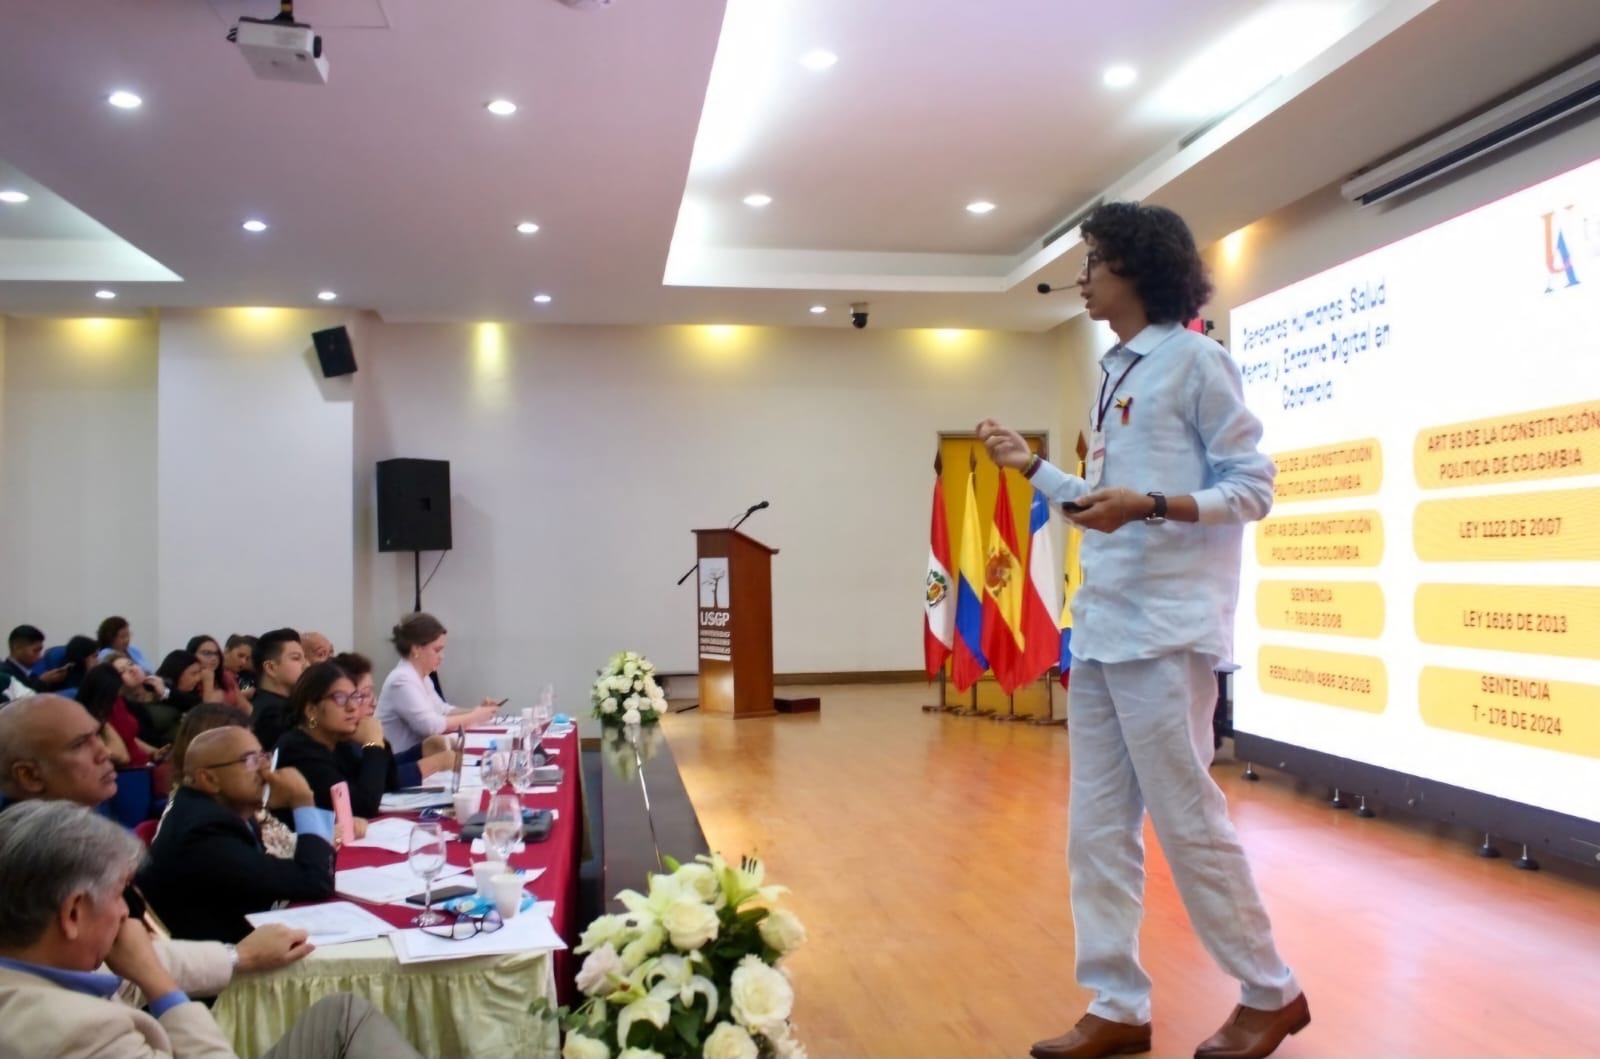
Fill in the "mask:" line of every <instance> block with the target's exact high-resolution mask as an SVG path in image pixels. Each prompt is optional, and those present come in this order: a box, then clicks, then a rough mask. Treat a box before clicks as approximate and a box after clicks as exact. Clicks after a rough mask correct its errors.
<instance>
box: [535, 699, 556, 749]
mask: <svg viewBox="0 0 1600 1059" xmlns="http://www.w3.org/2000/svg"><path fill="white" fill-rule="evenodd" d="M552 716H553V713H552V711H551V708H550V707H549V706H548V705H546V704H544V703H540V704H539V705H537V706H535V707H534V708H533V741H534V745H535V746H537V745H538V743H539V742H540V740H542V739H544V734H545V733H546V732H548V731H549V730H550V718H551V717H552Z"/></svg>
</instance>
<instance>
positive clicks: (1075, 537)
mask: <svg viewBox="0 0 1600 1059" xmlns="http://www.w3.org/2000/svg"><path fill="white" fill-rule="evenodd" d="M1077 452H1078V477H1079V478H1082V477H1083V472H1084V470H1085V468H1084V460H1085V459H1087V458H1088V456H1089V443H1088V442H1087V441H1085V440H1084V438H1083V431H1081V430H1080V431H1078V448H1077ZM1082 545H1083V531H1082V530H1081V529H1079V528H1078V527H1077V526H1074V525H1073V524H1072V523H1071V521H1070V520H1069V521H1068V522H1067V561H1066V569H1065V572H1064V576H1063V578H1062V586H1063V591H1062V593H1061V597H1062V598H1061V686H1062V687H1066V686H1067V685H1068V683H1069V682H1070V681H1071V679H1072V597H1073V596H1075V595H1077V594H1078V586H1079V585H1080V584H1082V583H1083V561H1082V559H1081V558H1080V553H1079V549H1080V548H1081V547H1082Z"/></svg>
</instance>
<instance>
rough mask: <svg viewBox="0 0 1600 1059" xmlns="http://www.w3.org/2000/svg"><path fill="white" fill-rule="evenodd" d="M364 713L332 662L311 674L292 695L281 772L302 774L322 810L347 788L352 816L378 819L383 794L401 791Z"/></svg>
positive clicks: (374, 725) (377, 730) (390, 758)
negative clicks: (337, 790)
mask: <svg viewBox="0 0 1600 1059" xmlns="http://www.w3.org/2000/svg"><path fill="white" fill-rule="evenodd" d="M363 712H364V711H363V710H362V708H361V702H360V700H358V699H357V698H356V685H355V682H354V681H353V680H351V679H350V677H349V676H348V675H347V674H346V673H345V671H344V670H342V669H340V668H339V667H338V666H337V665H335V664H334V663H332V662H321V663H318V664H317V665H314V666H312V667H311V668H309V669H307V670H306V671H305V673H303V674H302V675H301V677H300V679H299V680H298V681H297V682H296V683H295V686H294V691H293V692H292V693H291V694H290V695H289V714H290V717H291V718H292V720H293V723H294V727H293V728H291V729H289V730H288V731H287V732H285V733H284V734H283V737H282V738H281V739H279V740H278V745H277V747H276V749H277V751H278V767H279V768H280V769H282V768H294V769H298V770H299V771H300V774H301V775H302V776H304V777H305V778H306V783H307V784H308V785H309V786H310V787H311V796H312V799H313V801H314V802H315V804H316V806H317V808H319V809H332V808H333V795H332V793H331V792H332V790H333V788H334V786H335V785H337V784H339V783H346V784H349V786H350V811H351V812H352V813H354V814H355V815H356V816H358V817H363V818H364V817H369V816H377V815H378V805H379V803H380V802H381V801H382V800H383V794H384V792H385V791H388V790H393V789H395V788H397V787H399V782H398V779H397V777H396V774H395V768H394V755H393V754H391V753H390V752H389V748H388V746H387V745H386V744H385V743H384V741H383V728H382V726H380V725H379V724H378V722H377V721H376V720H375V719H374V718H373V717H372V716H371V715H367V716H363Z"/></svg>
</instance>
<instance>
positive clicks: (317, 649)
mask: <svg viewBox="0 0 1600 1059" xmlns="http://www.w3.org/2000/svg"><path fill="white" fill-rule="evenodd" d="M300 646H301V647H304V648H305V649H306V665H308V666H314V665H320V664H321V663H323V662H327V661H329V660H331V659H332V658H333V641H332V640H330V639H328V638H327V637H326V636H324V635H322V634H321V633H320V632H304V633H301V634H300Z"/></svg>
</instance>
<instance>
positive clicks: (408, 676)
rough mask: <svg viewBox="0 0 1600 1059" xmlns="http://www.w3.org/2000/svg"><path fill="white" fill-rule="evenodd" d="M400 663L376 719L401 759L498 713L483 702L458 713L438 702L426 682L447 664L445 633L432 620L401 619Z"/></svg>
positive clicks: (397, 639) (397, 633) (419, 615)
mask: <svg viewBox="0 0 1600 1059" xmlns="http://www.w3.org/2000/svg"><path fill="white" fill-rule="evenodd" d="M393 633H394V634H393V639H392V640H391V642H392V643H393V644H394V649H395V650H396V651H397V652H399V654H400V662H399V663H398V664H397V665H396V666H395V667H394V669H393V670H391V671H390V673H389V675H388V677H386V678H385V679H384V682H383V690H382V691H380V692H379V693H378V719H379V720H380V721H382V722H383V732H384V735H386V736H388V738H389V744H390V745H391V746H393V747H394V749H395V751H396V752H398V753H405V752H406V751H407V750H410V749H411V748H412V747H414V746H417V745H418V744H420V743H421V742H422V741H423V740H424V739H426V738H428V736H430V735H443V734H444V733H446V732H462V731H465V730H466V729H468V728H471V727H472V726H473V725H475V724H483V723H484V722H486V721H488V720H490V719H492V718H493V717H494V715H495V712H496V711H497V710H498V709H499V704H498V703H496V702H495V701H494V700H493V699H484V700H483V702H482V703H480V704H479V705H478V707H477V708H476V709H472V710H465V709H460V708H459V707H455V706H452V705H450V704H449V703H447V702H445V701H444V699H442V698H440V696H439V693H438V691H436V690H435V689H434V686H433V684H432V682H430V681H429V680H428V678H429V677H430V676H432V675H433V674H434V672H435V671H437V670H438V668H439V663H440V662H442V661H443V660H444V644H445V627H444V625H443V624H441V623H440V621H439V619H438V618H435V617H434V616H433V615H432V614H424V613H423V612H421V611H418V612H417V613H415V614H407V615H406V616H405V617H403V618H401V619H400V624H398V625H396V626H395V627H394V630H393Z"/></svg>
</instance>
